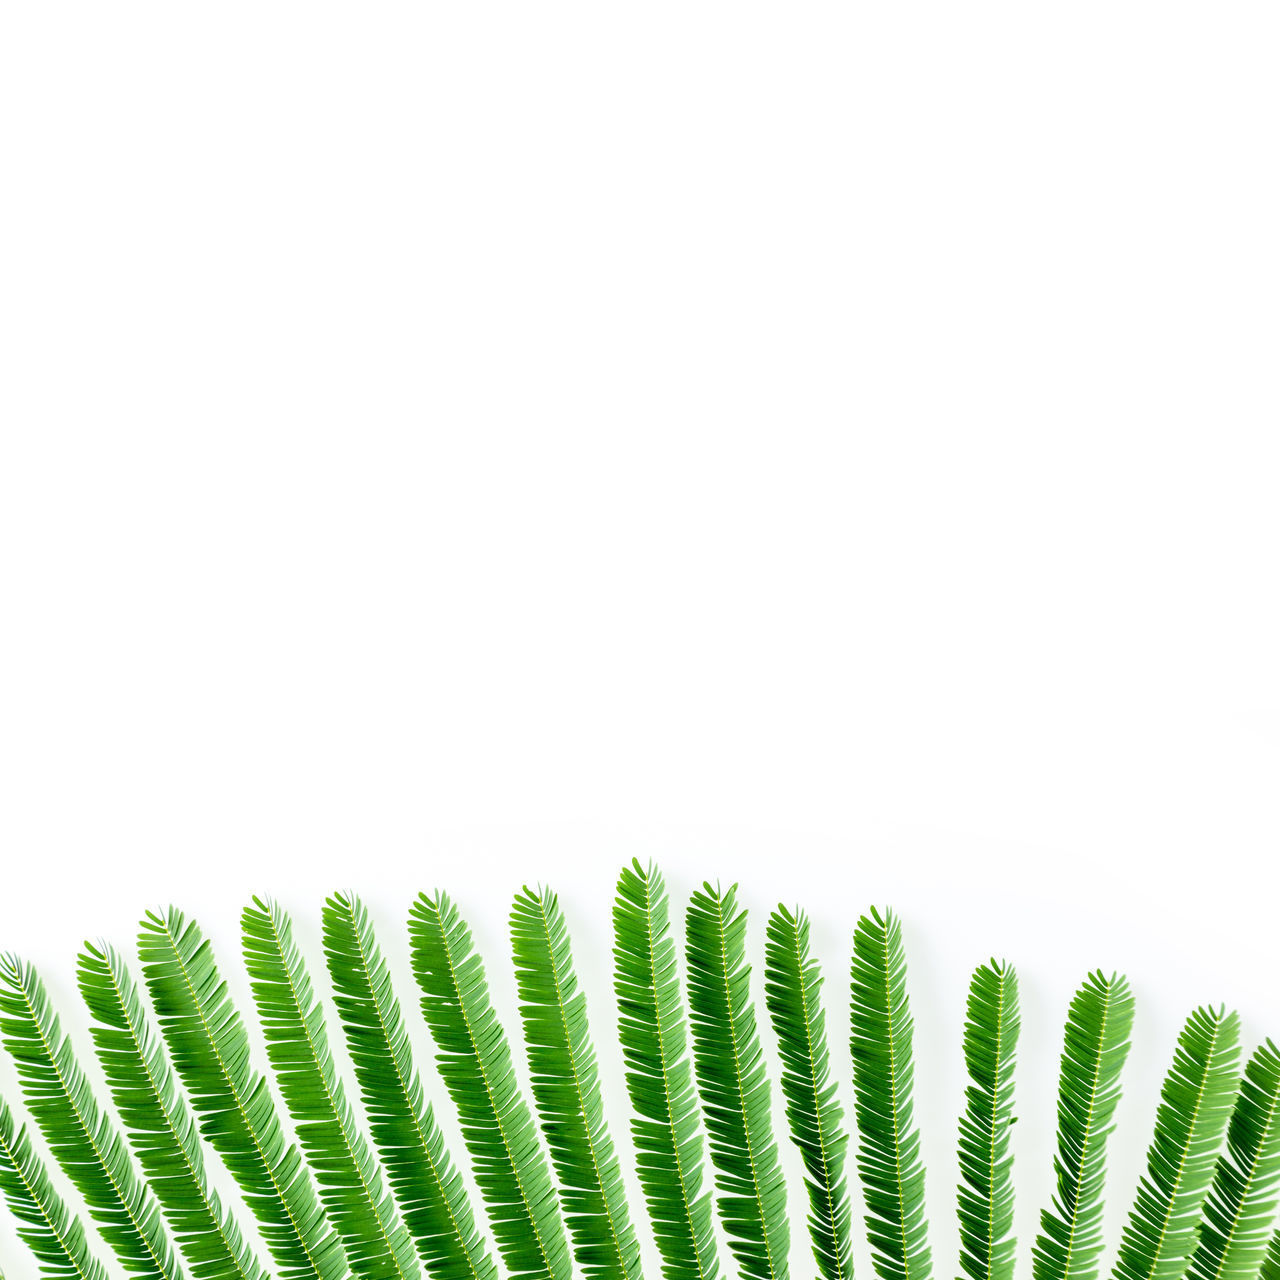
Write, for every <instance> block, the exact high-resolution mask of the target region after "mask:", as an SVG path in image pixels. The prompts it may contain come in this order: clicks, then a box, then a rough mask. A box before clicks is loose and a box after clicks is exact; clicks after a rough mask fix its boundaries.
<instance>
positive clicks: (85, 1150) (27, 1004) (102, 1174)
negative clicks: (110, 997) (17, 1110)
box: [0, 956, 182, 1280]
mask: <svg viewBox="0 0 1280 1280" xmlns="http://www.w3.org/2000/svg"><path fill="white" fill-rule="evenodd" d="M0 982H2V984H3V986H2V988H0V1029H3V1032H4V1039H5V1047H6V1048H7V1049H8V1050H9V1053H10V1055H11V1056H12V1057H13V1059H14V1062H15V1063H16V1065H17V1068H18V1076H19V1078H20V1079H21V1081H22V1089H23V1094H24V1096H25V1098H26V1101H27V1108H28V1110H29V1111H30V1112H31V1116H32V1118H33V1119H34V1120H35V1122H36V1123H37V1124H38V1125H39V1126H40V1130H41V1132H42V1133H43V1134H44V1136H45V1141H46V1142H47V1143H48V1144H49V1150H50V1151H51V1152H52V1153H53V1155H54V1157H55V1158H56V1159H57V1161H58V1163H59V1164H60V1165H61V1166H62V1168H63V1170H64V1171H65V1172H66V1175H67V1177H68V1178H70V1179H71V1181H72V1183H73V1184H74V1185H75V1187H76V1190H77V1191H79V1192H80V1194H81V1195H82V1196H83V1197H84V1200H85V1204H86V1205H87V1206H88V1209H89V1213H90V1216H91V1217H92V1218H93V1219H94V1221H95V1222H97V1223H98V1226H99V1229H100V1230H101V1232H102V1238H103V1239H104V1240H105V1241H106V1242H107V1244H109V1245H110V1246H111V1248H112V1250H113V1251H114V1252H115V1255H116V1257H117V1258H119V1259H120V1264H121V1266H122V1267H124V1269H125V1270H126V1271H128V1272H129V1273H130V1274H131V1275H137V1276H147V1277H155V1278H156V1280H178V1278H179V1277H181V1275H182V1270H181V1268H180V1267H179V1265H178V1261H177V1258H176V1257H175V1256H174V1252H173V1246H172V1245H171V1244H170V1242H169V1239H168V1236H167V1235H166V1233H165V1229H164V1223H163V1222H162V1221H161V1218H160V1210H159V1207H158V1205H157V1204H156V1201H155V1198H154V1196H152V1195H151V1193H150V1192H149V1191H148V1190H147V1188H146V1185H145V1184H144V1183H142V1182H141V1181H139V1179H138V1175H137V1172H136V1171H135V1169H134V1167H133V1163H132V1161H131V1160H130V1159H129V1152H128V1149H127V1148H126V1146H125V1142H124V1139H123V1138H122V1137H121V1135H120V1133H119V1131H118V1130H117V1129H116V1128H115V1126H114V1125H113V1124H112V1123H111V1121H110V1120H109V1119H108V1117H107V1116H106V1115H105V1114H103V1112H102V1111H101V1110H100V1109H99V1107H98V1103H97V1101H96V1100H95V1098H94V1096H93V1093H92V1091H91V1090H90V1088H89V1082H88V1081H87V1080H86V1079H85V1076H84V1072H83V1071H82V1070H81V1068H80V1064H79V1062H78V1061H77V1060H76V1056H75V1051H74V1050H73V1049H72V1047H71V1037H70V1036H68V1035H65V1034H64V1033H63V1031H62V1027H61V1025H60V1023H59V1021H58V1017H57V1015H56V1014H55V1013H54V1011H53V1007H52V1005H51V1004H50V1003H49V997H48V994H47V993H46V991H45V989H44V984H43V983H42V982H41V981H40V978H39V976H38V975H37V973H36V972H35V970H34V969H32V968H31V966H30V965H28V964H24V963H23V962H22V961H20V960H18V959H16V958H14V957H12V956H8V957H5V959H4V962H3V964H0Z"/></svg>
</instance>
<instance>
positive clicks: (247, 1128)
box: [138, 907, 349, 1280]
mask: <svg viewBox="0 0 1280 1280" xmlns="http://www.w3.org/2000/svg"><path fill="white" fill-rule="evenodd" d="M138 953H139V955H140V956H141V958H142V967H143V973H144V975H145V977H146V981H147V987H148V989H149V991H150V992H151V1000H152V1003H153V1004H154V1005H155V1008H156V1013H157V1015H158V1016H159V1019H160V1029H161V1031H162V1033H163V1034H164V1038H165V1042H166V1043H167V1044H168V1046H169V1053H170V1055H171V1056H172V1059H173V1065H174V1068H175V1069H176V1070H177V1073H178V1076H179V1078H180V1079H181V1080H182V1082H183V1084H185V1085H186V1088H187V1093H188V1094H189V1096H190V1098H191V1105H192V1107H193V1108H194V1110H195V1112H196V1114H197V1115H198V1116H199V1117H200V1132H201V1135H202V1136H203V1137H204V1139H205V1140H206V1141H207V1142H208V1143H209V1144H210V1146H212V1147H213V1149H214V1150H215V1151H216V1152H218V1154H219V1155H220V1156H221V1157H222V1160H223V1163H224V1164H225V1165H226V1166H227V1168H228V1170H230V1172H231V1175H232V1177H234V1178H235V1180H236V1182H237V1183H238V1184H239V1186H240V1189H241V1191H242V1192H243V1193H244V1198H245V1203H246V1204H248V1206H249V1208H250V1210H251V1211H252V1213H253V1215H254V1217H255V1218H256V1219H257V1220H258V1223H259V1226H260V1228H261V1231H262V1238H263V1240H264V1241H265V1242H266V1245H267V1248H268V1249H270V1250H271V1254H272V1256H273V1257H274V1258H275V1260H276V1262H277V1264H278V1266H279V1268H280V1274H281V1275H282V1276H284V1277H287V1278H288V1280H345V1277H346V1276H348V1275H349V1268H348V1266H347V1259H346V1254H345V1252H344V1251H343V1248H342V1242H341V1241H340V1240H339V1239H338V1237H337V1235H336V1234H335V1233H334V1230H333V1227H332V1226H331V1225H330V1223H329V1221H328V1219H327V1218H326V1217H325V1213H324V1209H323V1207H322V1206H321V1204H320V1201H319V1199H318V1198H317V1196H316V1192H315V1188H314V1187H313V1186H312V1184H311V1179H310V1177H309V1175H308V1173H307V1167H306V1165H305V1164H304V1163H303V1160H302V1155H301V1153H300V1152H299V1151H298V1148H297V1147H296V1146H295V1145H293V1143H291V1142H290V1141H289V1140H288V1139H287V1137H286V1136H285V1131H284V1127H283V1126H282V1125H281V1123H280V1115H279V1112H278V1111H277V1110H276V1105H275V1102H274V1100H273V1099H272V1097H271V1093H270V1091H269V1090H268V1088H267V1082H266V1080H265V1078H264V1077H263V1076H262V1075H260V1074H259V1073H258V1072H257V1071H255V1070H254V1068H253V1064H252V1062H251V1061H250V1057H249V1039H248V1035H247V1034H246V1032H245V1027H244V1022H243V1020H242V1019H241V1017H240V1014H239V1012H238V1011H237V1009H236V1007H235V1005H234V1003H233V1002H232V999H231V995H230V993H229V992H228V991H227V984H226V983H225V982H224V981H223V979H222V975H221V974H220V973H219V972H218V966H217V962H216V960H215V959H214V955H213V948H212V947H211V946H210V945H209V942H208V940H207V939H206V938H205V937H204V935H203V934H202V933H201V931H200V927H199V926H198V925H197V924H196V923H195V921H194V920H187V919H186V918H185V917H184V916H183V914H182V913H181V912H180V911H178V910H177V909H176V908H174V907H170V908H169V909H168V911H167V912H166V913H165V914H164V915H163V916H161V915H156V914H154V913H148V915H147V917H146V918H145V919H144V920H143V922H142V931H141V933H140V934H139V937H138Z"/></svg>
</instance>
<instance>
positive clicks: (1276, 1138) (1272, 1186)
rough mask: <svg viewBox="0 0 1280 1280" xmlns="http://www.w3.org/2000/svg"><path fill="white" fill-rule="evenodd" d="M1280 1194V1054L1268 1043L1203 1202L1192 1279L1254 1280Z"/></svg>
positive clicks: (1250, 1074)
mask: <svg viewBox="0 0 1280 1280" xmlns="http://www.w3.org/2000/svg"><path fill="white" fill-rule="evenodd" d="M1278 1192H1280V1051H1277V1049H1276V1046H1275V1045H1274V1044H1272V1042H1271V1041H1270V1040H1268V1041H1267V1042H1266V1043H1265V1044H1262V1045H1259V1046H1258V1048H1257V1050H1256V1051H1255V1052H1254V1055H1253V1057H1252V1058H1250V1059H1249V1062H1248V1065H1247V1066H1246V1067H1245V1072H1244V1080H1243V1081H1242V1083H1241V1085H1240V1095H1239V1097H1238V1098H1237V1099H1236V1104H1235V1109H1234V1110H1233V1111H1232V1113H1231V1122H1230V1124H1229V1126H1228V1128H1227V1149H1226V1151H1225V1152H1224V1153H1223V1154H1222V1156H1221V1157H1220V1159H1219V1160H1218V1168H1217V1171H1216V1173H1215V1174H1214V1178H1213V1187H1212V1189H1211V1190H1210V1192H1209V1197H1208V1199H1207V1200H1206V1201H1205V1206H1204V1220H1203V1223H1202V1226H1201V1231H1200V1241H1199V1244H1198V1245H1197V1247H1196V1251H1195V1253H1194V1254H1193V1255H1192V1257H1191V1266H1190V1268H1189V1269H1188V1275H1189V1276H1190V1277H1192V1280H1253V1277H1255V1276H1256V1275H1257V1273H1258V1270H1259V1268H1260V1267H1261V1266H1262V1265H1263V1263H1264V1261H1266V1258H1267V1249H1268V1246H1267V1236H1268V1233H1269V1231H1270V1228H1271V1222H1272V1219H1273V1218H1274V1216H1275V1209H1276V1198H1277V1193H1278Z"/></svg>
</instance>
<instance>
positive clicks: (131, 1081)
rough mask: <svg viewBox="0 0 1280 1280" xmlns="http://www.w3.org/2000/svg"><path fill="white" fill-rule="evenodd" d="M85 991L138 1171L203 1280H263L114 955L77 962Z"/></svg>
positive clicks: (86, 956) (88, 954)
mask: <svg viewBox="0 0 1280 1280" xmlns="http://www.w3.org/2000/svg"><path fill="white" fill-rule="evenodd" d="M78 977H79V982H80V991H81V994H82V995H83V996H84V998H85V1002H86V1003H87V1004H88V1006H89V1010H90V1012H91V1013H92V1014H93V1016H94V1018H95V1019H96V1022H97V1025H95V1026H94V1027H93V1038H94V1043H95V1044H96V1046H97V1050H98V1061H99V1062H100V1063H101V1064H102V1069H103V1072H104V1074H105V1075H106V1078H107V1086H108V1088H109V1089H110V1090H111V1096H112V1098H113V1100H114V1101H115V1104H116V1110H117V1111H118V1112H119V1114H120V1118H121V1120H122V1121H123V1122H124V1126H125V1130H126V1132H127V1133H128V1135H129V1141H130V1143H131V1145H132V1147H133V1150H134V1154H135V1155H136V1156H137V1157H138V1163H139V1164H141V1165H142V1169H143V1172H144V1173H145V1174H146V1175H147V1179H148V1181H149V1183H150V1186H151V1189H152V1190H153V1191H154V1192H155V1195H156V1199H157V1200H159V1201H160V1207H161V1209H162V1210H163V1212H164V1214H165V1217H166V1218H167V1219H168V1221H169V1225H170V1227H171V1228H172V1229H173V1233H174V1235H175V1236H176V1237H177V1240H178V1244H179V1247H180V1248H181V1249H182V1252H183V1255H184V1256H185V1258H186V1259H187V1261H188V1262H189V1263H190V1265H191V1272H192V1274H193V1275H194V1276H197V1277H199V1280H234V1278H235V1277H240V1280H263V1271H262V1267H261V1265H260V1264H259V1262H258V1260H257V1259H256V1258H255V1257H254V1256H253V1253H252V1251H251V1250H250V1249H249V1248H248V1247H247V1246H246V1245H245V1242H244V1237H243V1236H242V1235H241V1233H240V1229H239V1227H238V1225H237V1224H236V1222H235V1220H234V1219H233V1218H232V1217H231V1215H230V1214H228V1213H227V1212H226V1211H225V1210H224V1209H223V1207H222V1204H221V1202H220V1200H219V1198H218V1193H217V1192H216V1191H215V1190H214V1189H213V1188H211V1187H210V1186H209V1181H208V1178H207V1177H206V1174H205V1166H204V1153H203V1149H202V1148H201V1145H200V1142H199V1139H198V1137H197V1135H196V1129H195V1122H194V1120H193V1119H192V1117H191V1112H190V1111H189V1110H188V1108H187V1104H186V1102H185V1101H184V1100H183V1098H182V1096H181V1094H180V1093H179V1091H178V1087H177V1082H176V1081H175V1080H174V1078H173V1073H172V1071H171V1070H170V1068H169V1063H168V1061H167V1059H166V1058H165V1055H164V1050H163V1049H162V1048H161V1046H160V1044H159V1042H158V1041H157V1039H156V1037H155V1035H154V1033H153V1032H152V1029H151V1026H150V1024H149V1023H148V1021H147V1016H146V1013H145V1012H144V1010H143V1007H142V1001H141V999H140V998H139V995H138V991H137V988H136V986H135V985H134V981H133V978H132V976H131V975H130V973H129V970H128V968H127V967H126V965H125V963H124V961H123V960H122V959H121V957H120V955H119V954H118V953H117V952H116V951H115V949H114V948H112V947H102V948H98V947H94V946H86V948H85V950H84V951H83V952H81V954H80V961H79V968H78Z"/></svg>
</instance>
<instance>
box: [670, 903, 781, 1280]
mask: <svg viewBox="0 0 1280 1280" xmlns="http://www.w3.org/2000/svg"><path fill="white" fill-rule="evenodd" d="M735 890H736V886H733V887H731V888H730V889H729V890H728V891H727V892H726V893H721V892H720V890H719V889H713V888H712V887H711V885H709V884H707V885H704V886H703V888H702V889H701V890H700V891H698V892H696V893H695V894H694V895H693V898H692V900H691V902H690V904H689V914H688V917H687V919H686V931H687V935H688V962H689V1010H690V1026H691V1027H692V1029H693V1060H694V1066H695V1068H696V1070H697V1075H698V1090H699V1092H700V1093H701V1095H702V1110H703V1116H704V1117H705V1119H706V1124H707V1133H708V1134H709V1135H710V1139H711V1143H710V1146H711V1160H712V1163H713V1164H714V1165H715V1166H716V1185H717V1187H718V1189H719V1191H720V1195H719V1196H718V1198H717V1204H716V1207H717V1208H718V1209H719V1211H720V1221H721V1222H722V1223H723V1224H724V1228H725V1232H726V1234H727V1235H728V1236H729V1248H730V1249H731V1250H732V1252H733V1254H734V1256H735V1257H736V1258H737V1259H738V1263H739V1266H740V1267H741V1269H742V1273H743V1274H744V1275H745V1276H749V1277H753V1278H754V1280H787V1276H788V1274H789V1271H788V1249H789V1245H790V1240H789V1232H788V1226H787V1203H786V1184H785V1183H784V1181H783V1177H782V1167H781V1166H780V1165H779V1163H778V1146H777V1143H776V1142H775V1141H774V1137H773V1121H772V1118H771V1116H770V1111H769V1107H770V1101H769V1079H768V1076H767V1075H766V1073H765V1064H764V1055H763V1054H762V1052H761V1050H760V1036H759V1033H758V1031H757V1029H756V1014H755V1007H754V1005H753V1004H752V1001H751V990H750V979H751V966H750V965H748V964H747V956H746V933H747V913H746V911H745V910H744V911H739V910H738V905H737V897H736V892H735Z"/></svg>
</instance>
